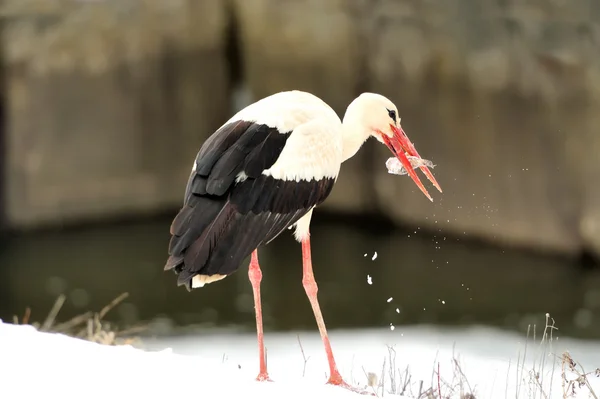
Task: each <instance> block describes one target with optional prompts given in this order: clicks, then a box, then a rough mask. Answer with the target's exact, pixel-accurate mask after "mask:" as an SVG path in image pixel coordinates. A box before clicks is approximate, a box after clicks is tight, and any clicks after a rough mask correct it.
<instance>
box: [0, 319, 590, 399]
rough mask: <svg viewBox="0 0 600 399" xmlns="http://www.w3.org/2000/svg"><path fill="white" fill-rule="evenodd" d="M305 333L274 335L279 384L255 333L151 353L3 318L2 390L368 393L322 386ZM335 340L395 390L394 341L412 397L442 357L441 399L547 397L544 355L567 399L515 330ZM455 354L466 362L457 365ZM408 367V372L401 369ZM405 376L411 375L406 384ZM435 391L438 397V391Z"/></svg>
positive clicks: (400, 377) (405, 331) (176, 344)
mask: <svg viewBox="0 0 600 399" xmlns="http://www.w3.org/2000/svg"><path fill="white" fill-rule="evenodd" d="M299 336H300V342H301V343H302V350H303V352H304V354H303V353H302V351H301V350H300V344H299V341H298V336H297V335H296V334H274V333H267V335H266V345H267V351H268V363H269V371H270V374H271V377H272V378H273V380H274V381H275V382H272V383H260V382H256V381H254V380H253V378H254V377H255V375H256V372H257V359H256V342H255V339H254V336H253V335H252V334H233V333H232V334H224V333H219V334H206V335H199V336H194V337H185V338H172V339H168V340H144V342H145V343H146V346H147V349H148V350H147V351H142V350H139V349H135V348H132V347H129V346H121V347H114V346H103V345H100V344H95V343H91V342H87V341H82V340H78V339H74V338H70V337H67V336H64V335H60V334H51V333H42V332H38V331H36V330H35V329H34V328H33V327H31V326H22V325H12V324H2V323H0V382H1V383H2V385H1V386H2V390H3V392H2V394H0V397H2V398H10V399H18V398H35V397H39V396H42V397H44V398H61V399H70V398H82V397H85V398H86V399H92V398H103V399H117V398H127V399H131V398H144V397H168V398H174V397H196V398H211V399H212V398H232V399H233V398H238V397H260V398H261V399H271V398H273V399H275V398H309V397H315V398H316V397H317V396H318V397H325V398H328V399H338V398H355V399H356V398H364V396H361V395H358V394H355V393H352V392H349V391H346V390H343V389H340V388H337V387H331V386H327V385H325V384H324V382H325V381H326V375H325V372H326V371H327V363H326V360H325V356H324V354H323V350H322V346H321V342H320V339H319V336H318V333H317V332H316V331H311V332H302V333H300V334H299ZM331 338H332V344H333V349H334V352H335V354H336V357H337V359H338V365H339V368H340V371H341V372H342V374H343V375H344V377H345V378H346V380H347V381H348V382H351V383H353V384H355V385H359V386H365V385H366V383H367V375H368V374H369V373H373V374H374V375H377V376H378V380H379V381H381V375H382V370H383V369H385V373H384V375H385V377H384V383H385V384H386V385H387V386H388V388H387V391H388V392H389V391H390V387H389V385H390V382H391V381H390V374H389V373H390V367H389V365H390V361H391V357H390V356H389V349H388V345H394V351H395V354H396V356H395V363H396V364H395V367H394V368H396V369H397V371H398V373H397V374H396V375H395V381H394V383H395V384H396V385H407V389H406V391H405V392H404V397H407V398H411V397H416V396H417V395H418V391H419V389H421V391H424V390H426V389H428V388H430V387H432V388H434V389H437V384H438V381H437V376H436V375H435V374H434V371H437V367H438V364H439V369H440V374H441V377H440V387H441V391H442V394H443V396H444V397H452V398H455V397H456V398H458V397H459V396H460V389H461V388H460V386H459V385H463V387H462V389H463V392H469V391H474V394H475V397H477V398H505V397H506V396H509V397H515V396H518V397H522V398H530V397H534V396H535V397H543V395H540V392H539V389H538V390H537V392H536V391H535V389H536V388H535V386H536V385H537V384H538V383H537V382H535V381H533V380H532V379H531V375H530V374H529V371H530V370H531V369H532V368H533V367H536V369H537V370H540V367H539V366H541V363H540V360H541V359H545V362H546V363H545V365H544V367H543V368H542V372H541V377H540V380H539V383H540V385H541V386H542V387H543V389H544V392H545V395H547V396H548V397H551V398H554V397H557V398H560V397H563V395H562V380H561V377H560V373H561V370H560V367H561V363H560V359H557V358H556V357H555V356H554V355H548V354H546V355H545V356H544V353H545V352H543V351H540V346H539V344H534V343H533V342H531V343H529V344H528V345H529V346H528V348H527V359H526V361H525V367H522V363H523V361H522V358H523V350H524V346H523V337H520V336H518V335H515V334H509V333H504V332H499V331H497V330H493V329H489V328H470V329H462V330H459V329H443V330H440V329H436V328H426V327H408V328H407V327H397V328H396V329H395V331H390V330H389V329H382V330H372V331H360V332H356V331H351V332H343V331H336V332H332V334H331ZM553 345H554V347H553V352H554V353H557V354H559V355H560V354H561V353H562V352H563V351H564V350H569V351H570V352H571V354H572V355H573V358H574V359H575V360H576V361H577V362H578V363H580V364H581V365H583V367H584V368H585V369H586V371H593V370H594V369H595V368H596V367H600V343H590V342H583V341H575V340H568V339H564V340H563V339H560V340H559V341H555V342H554V344H553ZM166 347H169V348H172V349H164V348H166ZM538 352H539V353H538ZM305 359H308V360H307V361H305ZM384 359H385V363H384ZM454 359H457V360H458V361H459V363H460V371H457V370H458V369H457V368H456V365H455V361H454ZM517 359H519V360H517ZM517 361H519V366H517ZM534 361H535V362H536V363H535V366H534ZM553 361H556V366H555V369H554V373H552V371H553V370H552V363H553ZM407 366H408V367H409V369H408V374H403V373H404V370H405V369H406V367H407ZM460 373H464V377H465V378H462V377H460V376H459V375H458V374H460ZM408 375H410V381H408V382H407V384H404V382H406V378H407V376H408ZM551 376H553V377H552V378H551ZM457 378H458V379H457ZM589 382H590V383H591V384H593V389H594V390H595V391H596V394H598V393H600V378H596V377H590V378H589ZM550 385H552V392H551V393H550V394H549V392H550V390H549V389H550ZM517 391H518V392H519V394H518V395H515V393H516V392H517ZM576 391H577V392H578V393H579V395H578V396H577V397H582V398H583V397H590V396H589V393H588V392H589V390H587V389H585V388H579V387H578V388H577V390H576ZM397 392H399V390H398V389H397V390H396V393H397ZM507 392H508V395H506V393H507ZM378 393H379V395H381V393H380V392H378ZM434 394H435V397H438V394H437V391H436V392H435V393H434ZM184 395H185V396H184ZM385 396H388V397H389V396H390V395H389V394H388V393H386V395H385ZM394 397H395V398H399V397H400V396H394Z"/></svg>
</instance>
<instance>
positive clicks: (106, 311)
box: [98, 292, 129, 320]
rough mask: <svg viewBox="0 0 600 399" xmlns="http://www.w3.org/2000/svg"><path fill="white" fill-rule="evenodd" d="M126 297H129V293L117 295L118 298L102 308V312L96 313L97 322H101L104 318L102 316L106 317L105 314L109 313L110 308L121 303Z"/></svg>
mask: <svg viewBox="0 0 600 399" xmlns="http://www.w3.org/2000/svg"><path fill="white" fill-rule="evenodd" d="M128 296H129V292H124V293H122V294H121V295H119V296H118V297H116V298H115V299H113V300H112V301H111V302H110V303H109V304H108V305H106V306H105V307H103V308H102V310H101V311H100V312H99V313H98V320H102V319H103V318H104V316H106V314H107V313H108V312H110V310H111V309H112V308H114V307H115V306H117V305H118V304H119V303H121V302H123V301H124V300H125V299H126V298H127V297H128Z"/></svg>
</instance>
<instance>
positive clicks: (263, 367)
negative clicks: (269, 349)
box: [248, 249, 270, 381]
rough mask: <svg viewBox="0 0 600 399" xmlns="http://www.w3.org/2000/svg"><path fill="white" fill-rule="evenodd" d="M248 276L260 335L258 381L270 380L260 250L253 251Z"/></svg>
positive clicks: (257, 331)
mask: <svg viewBox="0 0 600 399" xmlns="http://www.w3.org/2000/svg"><path fill="white" fill-rule="evenodd" d="M248 277H249V278H250V283H251V284H252V293H253V294H254V312H255V313H256V335H257V337H258V360H259V367H260V370H259V372H258V377H256V379H257V380H258V381H270V378H269V374H268V373H267V360H266V358H265V342H264V338H263V324H262V306H261V303H260V281H261V280H262V272H261V270H260V266H259V264H258V250H257V249H255V250H254V252H252V257H251V259H250V267H249V268H248Z"/></svg>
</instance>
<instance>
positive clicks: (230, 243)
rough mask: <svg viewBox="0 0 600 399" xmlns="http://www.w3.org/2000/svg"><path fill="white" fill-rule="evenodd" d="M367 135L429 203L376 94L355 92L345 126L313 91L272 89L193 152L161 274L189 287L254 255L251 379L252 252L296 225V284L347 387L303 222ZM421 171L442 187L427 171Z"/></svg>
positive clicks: (333, 375)
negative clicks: (299, 283) (337, 361)
mask: <svg viewBox="0 0 600 399" xmlns="http://www.w3.org/2000/svg"><path fill="white" fill-rule="evenodd" d="M371 136H372V137H375V138H376V139H377V140H378V141H379V142H381V143H383V144H385V145H386V146H387V147H388V148H389V149H390V150H391V152H392V153H393V154H394V156H396V157H397V158H398V159H399V161H400V162H401V163H402V164H403V166H404V168H405V169H406V171H407V172H408V174H409V175H410V176H411V177H412V179H413V180H414V182H415V183H416V184H417V186H418V187H419V188H420V189H421V191H422V192H423V193H424V194H425V195H426V196H427V198H429V199H430V200H431V196H430V195H429V193H428V192H427V190H426V189H425V187H423V184H422V183H421V181H420V180H419V178H418V177H417V175H416V173H415V172H414V170H413V168H412V166H411V163H410V162H409V160H408V159H407V155H408V156H410V157H416V158H420V157H419V154H418V153H417V151H416V150H415V148H414V146H413V145H412V143H411V142H410V140H409V139H408V137H407V136H406V134H405V133H404V131H403V130H402V127H401V126H400V118H399V117H398V111H397V109H396V106H395V105H394V104H393V103H392V102H391V101H390V100H388V99H387V98H385V97H383V96H381V95H379V94H373V93H363V94H361V95H360V96H359V97H357V98H356V99H355V100H354V101H352V103H351V104H350V105H349V106H348V108H347V110H346V114H345V116H344V120H343V122H342V121H340V118H339V117H338V115H337V114H336V113H335V112H334V110H333V109H332V108H331V107H329V106H328V105H327V104H326V103H325V102H323V101H322V100H321V99H319V98H318V97H316V96H314V95H312V94H310V93H305V92H301V91H287V92H281V93H277V94H274V95H271V96H269V97H266V98H264V99H262V100H260V101H258V102H256V103H254V104H251V105H249V106H247V107H246V108H244V109H242V110H241V111H239V112H238V113H237V114H235V115H234V116H233V117H232V118H231V119H229V120H228V121H227V122H226V123H225V124H224V125H223V126H221V127H220V128H219V129H218V130H217V131H216V132H215V133H214V134H212V135H211V136H210V137H209V138H208V139H207V140H206V141H205V142H204V144H203V145H202V147H201V148H200V151H199V152H198V155H197V157H196V160H195V162H194V166H193V168H192V172H191V175H190V177H189V180H188V183H187V187H186V190H185V199H184V204H183V207H182V209H181V210H180V211H179V213H178V214H177V216H176V217H175V219H174V220H173V223H172V225H171V229H170V232H171V235H172V237H171V241H170V244H169V258H168V260H167V263H166V265H165V270H174V271H175V273H176V274H177V275H178V278H177V283H178V285H184V286H185V287H186V288H187V289H188V290H190V291H191V290H192V289H193V288H198V287H202V286H204V285H205V284H208V283H212V282H214V281H218V280H221V279H223V278H225V277H227V276H228V275H230V274H232V273H234V272H235V271H236V270H237V269H238V268H239V267H240V263H241V262H242V261H243V260H244V259H245V258H246V257H247V256H248V255H251V260H250V266H249V271H248V275H249V278H250V282H251V284H252V290H253V293H254V306H255V313H256V329H257V335H258V349H259V363H260V371H259V374H258V377H257V379H258V380H261V381H264V380H269V376H268V373H267V367H266V359H265V352H264V343H263V342H264V341H263V327H262V311H261V300H260V282H261V279H262V272H261V270H260V266H259V264H258V249H257V248H258V247H260V246H262V245H266V244H268V243H269V242H271V241H272V240H273V239H274V238H275V237H277V236H278V235H279V234H280V233H281V232H283V231H284V230H285V229H286V228H288V227H292V226H294V227H295V232H294V235H295V238H296V240H297V241H299V242H300V243H301V244H302V262H303V278H302V284H303V286H304V289H305V291H306V295H307V296H308V299H309V300H310V304H311V306H312V309H313V312H314V315H315V319H316V321H317V325H318V327H319V332H320V333H321V338H322V339H323V344H324V345H325V351H326V353H327V358H328V361H329V368H330V375H329V381H328V383H330V384H334V385H339V386H343V387H346V388H351V387H350V386H349V385H348V384H346V383H345V382H344V380H343V379H342V377H341V375H340V373H339V371H338V369H337V367H336V364H335V360H334V357H333V353H332V351H331V345H330V343H329V338H328V337H327V330H326V329H325V323H324V321H323V316H322V314H321V310H320V307H319V303H318V301H317V284H316V282H315V278H314V274H313V267H312V261H311V253H310V234H309V224H310V219H311V216H312V213H313V209H314V208H315V207H316V206H318V205H319V204H321V203H322V202H323V201H324V200H325V199H326V198H327V196H328V195H329V193H330V192H331V189H332V188H333V185H334V183H335V181H336V179H337V177H338V173H339V171H340V166H341V164H342V162H344V161H346V160H347V159H349V158H350V157H352V156H353V155H354V154H356V152H357V151H358V150H359V148H360V147H361V146H362V145H363V143H364V142H365V141H366V140H367V139H368V138H369V137H371ZM421 170H422V171H423V172H424V173H425V175H426V176H427V177H428V179H429V180H430V181H431V182H432V183H433V184H434V185H435V187H436V188H437V189H438V190H439V191H440V192H441V191H442V190H441V189H440V186H439V185H438V183H437V182H436V180H435V178H434V177H433V175H432V174H431V172H430V171H429V170H428V169H427V167H425V166H422V167H421Z"/></svg>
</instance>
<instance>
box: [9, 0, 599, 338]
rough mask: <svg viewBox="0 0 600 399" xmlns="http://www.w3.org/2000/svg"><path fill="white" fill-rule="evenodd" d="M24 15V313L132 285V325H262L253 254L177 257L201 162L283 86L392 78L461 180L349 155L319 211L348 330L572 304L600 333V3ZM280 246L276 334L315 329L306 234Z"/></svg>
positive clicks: (336, 0)
mask: <svg viewBox="0 0 600 399" xmlns="http://www.w3.org/2000/svg"><path fill="white" fill-rule="evenodd" d="M1 21H2V51H1V52H0V57H1V59H0V66H1V68H2V80H1V86H0V117H1V119H0V121H1V122H2V123H1V125H0V129H1V130H0V153H1V156H0V172H1V173H0V183H1V184H0V215H1V217H0V228H1V230H2V236H1V239H0V240H1V241H0V318H2V319H3V320H12V317H13V316H14V315H19V317H21V315H23V313H24V312H25V309H26V308H28V307H29V308H30V309H31V319H32V320H37V321H42V320H43V319H44V318H45V317H46V315H47V314H48V312H49V311H50V309H51V307H52V306H53V303H54V301H55V300H56V298H57V297H58V296H59V295H61V294H64V295H65V298H66V301H65V303H64V305H63V306H62V309H61V311H60V314H59V316H58V319H60V320H63V321H64V320H68V319H70V318H71V317H73V316H75V315H78V314H81V313H83V312H86V311H88V310H94V311H97V310H99V309H101V308H102V307H103V306H104V305H106V304H107V303H109V302H110V301H111V300H112V299H114V298H115V297H117V296H118V295H119V294H121V293H122V292H128V293H129V297H128V298H127V299H126V301H125V302H124V303H122V304H121V305H120V306H118V307H117V308H115V309H114V310H113V311H111V312H110V314H109V315H107V319H110V320H111V321H114V322H115V323H117V324H118V325H119V326H121V328H128V327H130V326H135V325H139V324H145V325H149V326H150V327H149V328H151V331H153V332H154V333H156V334H176V333H178V332H179V331H186V329H190V328H194V329H210V328H215V327H218V328H233V329H240V330H247V331H253V329H254V313H253V302H252V290H251V287H250V284H249V282H248V280H247V273H246V270H247V269H246V266H244V267H243V268H242V269H241V270H240V271H239V272H238V273H236V274H235V275H234V276H231V277H230V278H227V279H225V280H223V281H221V282H219V283H217V284H211V285H209V286H207V287H205V288H203V289H202V290H196V291H194V292H193V293H188V292H187V291H186V290H185V289H184V288H178V287H177V286H176V278H175V276H174V275H173V274H172V273H165V272H163V266H164V262H165V261H166V257H167V246H168V240H169V226H170V223H171V220H172V218H173V217H174V216H175V214H176V213H177V211H178V209H179V207H180V206H181V203H182V200H183V193H184V190H185V184H186V180H187V177H188V175H189V171H190V168H191V165H192V161H193V159H194V157H195V155H196V153H197V151H198V149H199V148H200V145H201V144H202V142H203V141H204V140H205V139H206V138H207V137H208V136H209V135H210V134H211V133H212V132H213V131H214V130H215V129H216V128H218V127H219V126H220V125H221V124H222V123H223V122H224V121H226V120H227V119H228V118H229V117H230V115H231V114H232V113H233V112H235V111H236V110H238V109H240V108H241V107H243V106H245V105H247V104H249V103H250V102H253V101H256V100H258V99H260V98H262V97H264V96H267V95H269V94H272V93H275V92H278V91H281V90H289V89H299V90H306V91H309V92H312V93H314V94H316V95H317V96H319V97H321V98H322V99H323V100H325V101H326V102H327V103H329V104H330V105H331V106H332V107H333V108H334V109H335V110H336V111H337V112H338V114H339V115H340V116H342V115H343V113H344V111H345V109H346V106H347V105H348V104H349V103H350V102H351V101H352V100H353V99H354V98H355V97H356V96H357V95H358V94H360V93H362V92H364V91H372V92H378V93H381V94H383V95H385V96H388V97H389V98H390V99H392V101H394V102H395V103H396V105H397V106H398V109H399V112H400V115H401V117H402V125H403V127H404V130H405V131H406V132H407V134H408V135H409V137H411V139H412V140H413V142H414V143H415V145H416V147H417V149H418V150H419V153H420V154H421V155H422V156H423V157H424V158H427V159H431V160H432V161H433V162H434V163H435V164H436V165H437V166H436V168H435V169H434V170H433V172H434V174H435V176H436V178H437V180H438V181H439V182H440V184H441V186H442V188H443V189H444V192H443V194H440V193H438V192H436V191H435V190H434V191H431V193H432V195H433V196H434V202H433V203H430V202H429V201H427V199H426V198H425V197H424V196H423V194H422V193H421V192H420V191H419V190H418V189H417V188H416V186H415V185H414V184H413V183H412V182H411V181H410V179H409V178H408V177H406V176H403V177H399V176H393V175H390V174H388V173H387V170H386V168H385V161H386V159H387V158H388V157H389V153H388V151H387V149H385V148H380V147H383V146H379V145H378V144H377V143H375V142H368V143H367V144H366V145H365V146H364V147H363V148H362V150H361V151H360V152H359V153H358V154H357V156H355V157H354V158H353V159H351V160H350V161H348V162H347V163H345V164H344V165H343V167H342V172H341V175H340V178H339V180H338V183H337V185H336V187H335V189H334V191H333V193H332V195H331V197H330V198H329V199H328V200H327V201H326V202H325V204H324V205H323V206H322V207H321V208H320V209H318V210H317V211H316V212H315V215H314V217H313V227H312V232H313V233H312V239H313V257H314V265H315V266H314V267H315V274H316V278H317V282H318V283H319V287H320V290H319V295H320V301H321V306H322V308H323V312H324V316H325V320H326V322H327V325H328V327H329V328H330V329H334V328H372V327H377V328H389V326H390V324H393V325H395V326H396V328H397V329H398V328H400V329H401V327H402V326H408V325H418V324H430V325H431V324H433V325H437V326H440V327H441V328H445V327H446V326H467V325H475V324H477V325H481V324H483V325H489V326H493V327H496V328H501V329H507V330H512V331H519V332H524V331H526V328H527V325H528V324H530V323H537V324H541V325H542V326H543V323H544V315H545V314H546V312H549V313H550V314H551V315H552V316H553V317H554V319H555V320H556V323H557V325H558V326H559V328H560V334H561V335H563V336H565V335H566V336H572V337H578V338H585V339H590V340H600V268H599V267H598V259H600V132H599V131H598V129H599V126H600V52H599V51H598V50H599V49H600V3H599V2H597V1H595V0H568V1H567V0H527V1H511V0H447V1H443V2H442V1H430V0H304V1H301V0H285V1H282V0H229V1H228V0H169V1H165V0H87V1H84V0H78V1H77V0H69V1H67V0H62V1H59V0H54V1H50V0H35V1H34V0H5V1H4V2H3V3H2V12H1ZM427 183H428V182H427ZM429 187H431V186H430V185H428V188H429ZM430 190H433V189H432V188H431V189H430ZM261 261H262V266H263V270H264V279H263V284H262V288H263V306H264V317H265V329H266V330H268V331H275V330H277V331H296V330H302V329H310V330H312V331H314V332H315V333H316V325H315V322H314V319H313V315H312V311H311V308H310V306H309V303H308V300H307V299H306V297H305V294H304V290H303V287H302V284H301V274H302V270H301V251H300V246H299V245H298V244H297V243H295V242H294V240H293V239H292V237H291V235H290V234H283V235H282V236H281V237H280V238H278V239H277V240H276V241H275V242H274V243H272V244H270V245H269V246H267V247H265V248H264V249H263V250H262V252H261ZM390 298H392V299H390Z"/></svg>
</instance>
